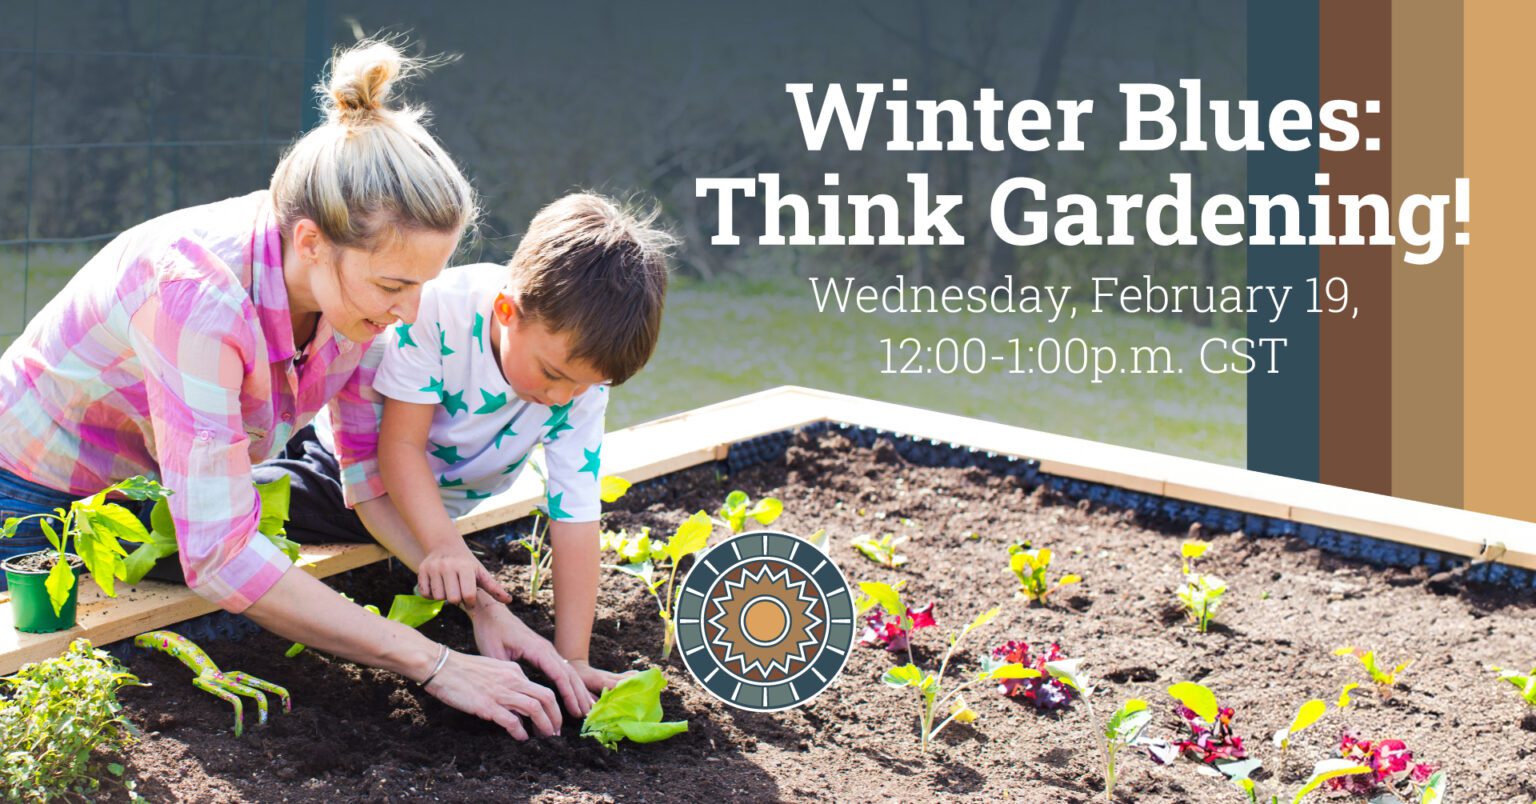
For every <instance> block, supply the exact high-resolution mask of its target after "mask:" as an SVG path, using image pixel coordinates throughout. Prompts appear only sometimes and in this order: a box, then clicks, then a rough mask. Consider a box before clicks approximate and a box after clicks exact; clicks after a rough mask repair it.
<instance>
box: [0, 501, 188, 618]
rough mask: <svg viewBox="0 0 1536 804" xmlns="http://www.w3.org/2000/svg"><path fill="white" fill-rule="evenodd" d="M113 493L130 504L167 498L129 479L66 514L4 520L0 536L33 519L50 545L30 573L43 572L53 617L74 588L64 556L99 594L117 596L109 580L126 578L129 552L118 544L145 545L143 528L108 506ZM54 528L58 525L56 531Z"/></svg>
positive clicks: (123, 510) (123, 511)
mask: <svg viewBox="0 0 1536 804" xmlns="http://www.w3.org/2000/svg"><path fill="white" fill-rule="evenodd" d="M114 492H116V493H119V494H122V495H123V496H125V497H127V498H128V499H130V500H163V499H164V498H165V497H166V496H167V495H169V494H170V493H171V492H170V491H169V490H167V489H166V488H165V487H164V486H162V485H160V484H159V483H156V482H155V481H153V480H150V479H148V478H145V477H142V476H135V477H130V478H128V479H127V480H124V481H122V482H121V483H114V484H113V485H111V486H108V487H107V488H105V489H103V490H101V491H100V492H98V493H96V494H94V495H92V496H90V497H86V498H84V499H81V500H76V501H74V502H72V503H70V504H69V510H67V511H66V510H64V509H63V508H55V509H53V513H45V514H32V515H30V516H23V517H10V518H9V519H6V520H5V526H4V529H3V530H0V537H4V538H10V537H11V536H14V535H16V528H17V527H18V526H19V525H20V524H21V523H22V522H25V521H26V520H28V519H36V520H38V524H39V525H40V526H42V530H43V535H44V536H46V537H47V539H48V543H49V544H50V545H52V546H53V552H52V553H51V554H47V555H44V556H43V558H42V560H43V562H44V563H43V564H42V566H38V567H36V568H35V569H38V570H41V569H45V568H47V569H48V579H47V581H45V583H44V585H45V586H46V588H47V589H48V600H49V602H50V603H52V604H53V613H54V614H58V613H59V612H60V611H61V610H62V609H63V607H64V602H65V601H66V600H68V598H69V593H70V590H71V589H73V588H74V586H75V572H74V569H73V565H72V562H71V560H70V559H69V558H68V556H69V555H71V554H73V555H76V556H79V558H80V561H81V562H83V563H84V564H85V569H86V571H87V572H89V573H90V574H91V577H92V578H94V579H96V585H97V586H99V587H101V591H102V592H103V593H104V594H106V595H107V596H108V597H116V596H117V591H116V588H115V585H114V579H117V580H121V579H125V578H126V577H127V571H128V568H127V566H126V564H125V561H124V559H126V558H127V557H128V551H127V550H125V549H124V548H123V546H122V544H121V543H120V542H119V540H122V541H126V542H132V543H134V544H143V543H144V542H147V541H149V540H150V537H149V532H148V531H147V530H145V528H144V523H142V522H140V521H139V518H138V517H136V516H134V514H133V512H132V511H129V510H128V509H127V508H124V507H123V506H121V505H118V504H117V503H111V502H107V495H109V494H112V493H114ZM53 523H58V526H57V528H55V526H54V524H53ZM70 548H73V550H71V549H70ZM134 580H138V579H137V578H135V579H134Z"/></svg>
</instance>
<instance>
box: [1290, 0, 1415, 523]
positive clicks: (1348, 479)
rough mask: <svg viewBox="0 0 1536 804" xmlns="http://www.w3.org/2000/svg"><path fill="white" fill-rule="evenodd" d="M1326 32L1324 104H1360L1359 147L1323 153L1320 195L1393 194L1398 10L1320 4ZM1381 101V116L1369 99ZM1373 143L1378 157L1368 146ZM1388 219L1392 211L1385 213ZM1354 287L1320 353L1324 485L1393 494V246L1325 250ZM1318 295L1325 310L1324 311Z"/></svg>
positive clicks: (1365, 229) (1306, 298)
mask: <svg viewBox="0 0 1536 804" xmlns="http://www.w3.org/2000/svg"><path fill="white" fill-rule="evenodd" d="M1320 10H1321V17H1320V25H1319V26H1318V27H1319V59H1320V63H1319V68H1320V69H1319V79H1320V80H1319V87H1318V93H1319V95H1318V100H1319V102H1321V103H1326V102H1328V101H1329V100H1333V99H1341V100H1343V99H1347V100H1353V101H1355V102H1356V103H1357V104H1359V107H1360V118H1359V120H1360V122H1361V125H1360V128H1361V136H1362V140H1361V143H1360V146H1359V147H1356V148H1355V149H1353V150H1350V151H1346V152H1342V153H1341V152H1335V151H1323V152H1322V153H1321V154H1320V155H1319V159H1318V161H1319V165H1320V170H1321V172H1323V173H1327V174H1329V176H1330V180H1329V184H1328V186H1327V187H1325V188H1322V189H1321V190H1319V192H1322V193H1325V194H1332V195H1334V196H1335V197H1337V196H1342V195H1362V196H1363V195H1366V194H1369V193H1376V194H1379V195H1381V196H1382V197H1383V198H1386V199H1390V198H1391V196H1392V160H1391V157H1390V156H1389V149H1390V148H1391V143H1392V137H1391V129H1392V126H1391V125H1390V123H1391V120H1392V117H1391V103H1390V101H1391V95H1392V4H1391V2H1390V0H1359V1H1358V2H1350V3H1330V2H1323V3H1322V5H1321V6H1320ZM1368 100H1375V101H1380V102H1381V110H1380V112H1379V113H1377V114H1367V113H1366V101H1368ZM1366 137H1374V138H1377V139H1379V140H1380V142H1381V150H1378V151H1370V150H1367V149H1366V148H1365V139H1364V138H1366ZM1375 217H1376V216H1375V215H1373V214H1369V213H1362V214H1361V226H1360V233H1361V235H1362V236H1364V237H1366V238H1369V237H1370V233H1371V232H1373V231H1374V230H1375V226H1376V220H1375ZM1388 219H1389V220H1390V214H1389V215H1388ZM1344 220H1345V214H1344V212H1343V207H1342V205H1340V204H1335V205H1334V206H1333V210H1332V213H1331V215H1330V226H1329V231H1330V232H1332V234H1333V235H1334V236H1335V237H1338V236H1339V235H1340V234H1342V233H1343V231H1344ZM1331 277H1341V278H1343V279H1344V280H1345V281H1347V282H1348V288H1349V303H1350V305H1351V306H1352V307H1353V308H1354V309H1355V310H1358V314H1357V315H1354V316H1353V317H1351V315H1352V314H1351V312H1350V311H1345V312H1344V313H1342V314H1329V313H1323V314H1321V320H1320V321H1319V322H1318V323H1319V336H1320V338H1321V344H1320V348H1319V350H1318V407H1319V410H1318V441H1319V443H1318V463H1319V466H1318V479H1319V480H1321V481H1322V482H1324V483H1329V484H1332V485H1335V486H1348V487H1350V488H1356V489H1364V490H1365V491H1374V492H1378V493H1381V494H1390V493H1391V492H1392V416H1391V411H1392V247H1391V246H1370V245H1364V246H1325V247H1323V248H1321V249H1319V250H1318V281H1319V283H1320V285H1319V287H1320V288H1326V287H1327V283H1328V281H1329V279H1330V278H1331ZM1310 291H1311V288H1310V287H1309V286H1307V285H1304V284H1303V285H1299V286H1298V287H1297V288H1296V291H1295V294H1294V295H1293V298H1295V299H1296V301H1297V302H1298V303H1300V304H1303V305H1305V304H1309V303H1310V302H1311V295H1310ZM1326 298H1327V296H1326V295H1324V294H1322V293H1321V292H1320V295H1319V302H1320V306H1322V307H1323V308H1324V309H1327V307H1328V306H1329V305H1328V303H1327V302H1326Z"/></svg>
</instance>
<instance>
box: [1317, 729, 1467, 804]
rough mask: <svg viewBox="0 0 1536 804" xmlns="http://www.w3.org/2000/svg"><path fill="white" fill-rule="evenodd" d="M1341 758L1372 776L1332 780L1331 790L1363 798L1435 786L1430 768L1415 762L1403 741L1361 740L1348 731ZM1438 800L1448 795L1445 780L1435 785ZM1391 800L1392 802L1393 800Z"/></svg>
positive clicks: (1440, 780) (1364, 774)
mask: <svg viewBox="0 0 1536 804" xmlns="http://www.w3.org/2000/svg"><path fill="white" fill-rule="evenodd" d="M1339 756H1341V757H1343V758H1344V759H1345V760H1346V761H1348V762H1351V763H1353V764H1355V765H1363V766H1365V767H1366V768H1367V769H1368V770H1369V771H1370V772H1369V773H1361V774H1357V775H1351V776H1347V777H1339V778H1335V779H1329V780H1328V788H1329V789H1331V790H1343V791H1346V792H1349V793H1353V794H1355V795H1359V796H1372V795H1375V794H1377V793H1380V792H1383V789H1384V788H1385V790H1386V791H1389V792H1391V793H1392V794H1394V795H1401V794H1402V792H1403V791H1402V790H1401V789H1400V788H1401V787H1403V786H1405V785H1406V786H1407V787H1408V788H1409V789H1411V790H1423V789H1427V788H1429V787H1430V786H1431V779H1432V778H1433V777H1434V776H1436V775H1437V774H1436V773H1435V769H1434V768H1431V767H1430V766H1429V765H1426V764H1423V763H1418V764H1415V763H1414V761H1413V752H1412V751H1410V750H1408V746H1407V745H1405V744H1404V743H1403V741H1402V740H1377V741H1375V742H1372V741H1370V740H1361V739H1360V738H1359V737H1358V736H1356V735H1355V734H1354V733H1353V732H1351V731H1349V730H1348V729H1346V730H1345V731H1344V732H1343V734H1342V735H1340V737H1339ZM1434 787H1435V793H1434V795H1435V796H1437V797H1443V796H1444V794H1445V777H1444V776H1440V778H1439V780H1438V781H1435V782H1434ZM1389 800H1390V799H1389Z"/></svg>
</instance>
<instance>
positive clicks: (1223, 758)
mask: <svg viewBox="0 0 1536 804" xmlns="http://www.w3.org/2000/svg"><path fill="white" fill-rule="evenodd" d="M1168 694H1169V695H1170V696H1172V697H1173V699H1174V700H1176V701H1178V702H1179V706H1177V707H1176V708H1175V709H1174V712H1175V713H1176V714H1177V715H1178V716H1179V717H1180V718H1181V719H1183V721H1184V725H1185V728H1186V729H1187V730H1188V732H1189V734H1188V736H1186V737H1185V738H1184V739H1180V740H1174V741H1173V742H1172V743H1169V742H1167V741H1156V742H1149V743H1148V744H1147V747H1148V753H1150V754H1151V756H1152V759H1153V761H1155V762H1157V763H1159V764H1162V765H1171V764H1173V762H1174V760H1176V759H1178V758H1179V756H1180V755H1187V756H1188V757H1190V758H1191V759H1193V760H1195V761H1197V762H1199V763H1201V764H1203V765H1208V766H1210V767H1213V768H1215V769H1216V770H1218V771H1221V772H1222V774H1224V775H1226V776H1227V777H1228V778H1232V779H1240V778H1243V777H1246V776H1248V775H1249V774H1251V773H1253V772H1254V771H1255V770H1257V769H1258V767H1259V762H1258V760H1252V759H1248V750H1247V748H1246V747H1245V746H1244V745H1243V738H1241V737H1239V736H1237V734H1236V733H1235V732H1233V730H1232V718H1233V717H1234V716H1235V713H1234V712H1233V710H1232V709H1231V708H1230V707H1222V706H1220V705H1219V704H1218V703H1217V701H1216V694H1215V693H1213V692H1211V691H1210V689H1209V688H1207V687H1205V686H1204V685H1201V684H1196V683H1193V682H1189V681H1185V682H1181V683H1179V684H1174V685H1173V686H1171V687H1169V688H1168Z"/></svg>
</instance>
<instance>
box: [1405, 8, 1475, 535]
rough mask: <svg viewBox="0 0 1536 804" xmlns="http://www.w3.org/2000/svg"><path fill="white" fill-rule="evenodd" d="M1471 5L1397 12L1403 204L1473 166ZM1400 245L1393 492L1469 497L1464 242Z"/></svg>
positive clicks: (1449, 500) (1439, 498) (1451, 499)
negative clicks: (1424, 254)
mask: <svg viewBox="0 0 1536 804" xmlns="http://www.w3.org/2000/svg"><path fill="white" fill-rule="evenodd" d="M1461 6H1462V4H1461V3H1460V2H1413V3H1401V4H1399V5H1397V6H1396V7H1395V8H1394V9H1393V13H1392V53H1393V58H1392V85H1393V86H1394V87H1395V88H1396V92H1395V93H1394V95H1393V98H1392V143H1391V148H1392V187H1393V190H1394V195H1395V199H1394V207H1395V206H1396V205H1397V203H1398V202H1400V201H1401V199H1402V198H1403V197H1404V196H1406V195H1408V194H1411V193H1438V192H1444V191H1445V188H1447V187H1450V186H1451V182H1452V181H1453V180H1454V179H1455V178H1456V177H1457V176H1461V175H1463V173H1462V165H1461V154H1462V136H1461V131H1462V120H1461V106H1462V100H1461V92H1462V35H1461V20H1462V10H1461ZM1405 250H1406V249H1405V247H1404V246H1403V245H1402V244H1401V243H1399V244H1398V245H1397V246H1396V247H1394V248H1393V250H1392V271H1393V281H1392V494H1393V496H1396V497H1406V498H1410V499H1415V500H1424V501H1426V502H1432V503H1439V504H1440V505H1450V506H1457V507H1460V506H1461V505H1462V502H1463V501H1462V466H1463V460H1462V459H1463V455H1462V443H1463V442H1462V421H1463V418H1464V417H1463V412H1462V257H1463V254H1462V250H1461V249H1459V248H1455V247H1450V248H1447V249H1446V250H1445V253H1444V254H1443V255H1442V256H1441V257H1440V260H1439V261H1438V262H1436V263H1433V264H1431V265H1423V266H1420V265H1409V264H1408V263H1406V262H1403V253H1404V251H1405Z"/></svg>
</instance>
